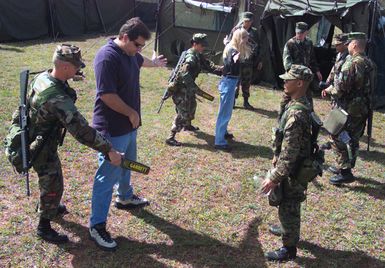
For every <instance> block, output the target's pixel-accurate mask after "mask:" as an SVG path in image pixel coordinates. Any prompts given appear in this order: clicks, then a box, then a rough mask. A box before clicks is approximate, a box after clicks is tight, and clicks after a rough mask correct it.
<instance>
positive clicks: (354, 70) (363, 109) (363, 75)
mask: <svg viewBox="0 0 385 268" xmlns="http://www.w3.org/2000/svg"><path fill="white" fill-rule="evenodd" d="M373 69H375V66H374V63H373V62H372V61H371V60H370V59H369V58H368V57H366V56H365V55H364V54H361V53H357V54H355V55H352V56H350V57H349V58H348V59H347V60H346V62H345V63H344V64H343V65H342V68H341V73H340V74H339V76H338V79H337V80H336V81H335V82H334V85H335V86H334V88H333V90H332V91H331V92H330V94H332V97H333V98H335V99H336V101H337V104H338V107H341V108H342V109H344V110H345V111H346V112H347V113H348V114H349V117H348V122H347V124H346V126H345V127H344V130H346V131H347V132H348V134H349V136H350V138H351V140H350V147H351V150H352V156H353V159H351V161H350V160H349V157H348V149H347V146H346V144H345V143H343V142H341V141H340V140H339V139H338V137H335V136H333V137H332V138H333V141H334V144H333V147H334V149H335V151H336V153H337V164H338V168H339V169H350V168H354V166H355V162H356V159H357V154H358V148H359V140H360V137H361V136H362V135H363V133H364V130H365V125H366V120H367V118H368V112H369V111H368V107H369V104H370V92H371V81H370V71H371V70H373Z"/></svg>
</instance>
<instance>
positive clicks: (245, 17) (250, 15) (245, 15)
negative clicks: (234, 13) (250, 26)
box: [241, 12, 254, 21]
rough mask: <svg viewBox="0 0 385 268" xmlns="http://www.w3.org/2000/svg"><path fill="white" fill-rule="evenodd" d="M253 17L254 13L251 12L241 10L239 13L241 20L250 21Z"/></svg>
mask: <svg viewBox="0 0 385 268" xmlns="http://www.w3.org/2000/svg"><path fill="white" fill-rule="evenodd" d="M253 19H254V14H253V13H252V12H243V13H242V15H241V20H242V21H250V20H253Z"/></svg>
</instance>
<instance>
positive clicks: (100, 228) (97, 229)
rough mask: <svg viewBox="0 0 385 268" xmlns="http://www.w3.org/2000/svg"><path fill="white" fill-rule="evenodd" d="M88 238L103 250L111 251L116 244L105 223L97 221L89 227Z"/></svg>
mask: <svg viewBox="0 0 385 268" xmlns="http://www.w3.org/2000/svg"><path fill="white" fill-rule="evenodd" d="M89 233H90V238H91V239H92V240H94V241H95V242H96V244H97V245H98V246H99V247H100V248H102V249H103V250H109V251H113V250H115V249H116V247H117V246H118V245H117V244H116V242H115V241H114V240H113V239H112V238H111V236H110V234H109V233H108V232H107V230H106V224H105V223H99V224H96V225H94V226H93V227H91V228H90V229H89Z"/></svg>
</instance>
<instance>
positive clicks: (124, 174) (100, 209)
mask: <svg viewBox="0 0 385 268" xmlns="http://www.w3.org/2000/svg"><path fill="white" fill-rule="evenodd" d="M107 138H108V140H109V141H110V142H111V143H112V147H113V148H114V149H115V150H117V151H119V152H123V153H125V157H126V158H127V159H130V160H134V161H136V130H134V131H132V132H130V133H128V134H125V135H122V136H117V137H107ZM98 158H99V159H98V161H99V168H98V170H97V171H96V174H95V178H94V186H93V189H92V205H91V207H92V211H91V219H90V226H91V227H92V226H94V225H95V224H98V223H103V222H106V221H107V215H108V210H109V209H110V203H111V199H112V192H113V189H114V185H115V184H117V183H118V189H117V195H118V196H119V198H120V199H122V200H126V199H128V198H130V197H132V195H133V189H132V186H131V184H130V180H131V171H130V170H128V169H122V168H121V167H117V166H114V165H112V164H110V162H109V161H107V160H106V159H105V157H104V155H103V154H101V153H99V154H98Z"/></svg>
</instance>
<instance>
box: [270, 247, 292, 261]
mask: <svg viewBox="0 0 385 268" xmlns="http://www.w3.org/2000/svg"><path fill="white" fill-rule="evenodd" d="M265 257H266V259H267V260H268V261H279V262H282V261H288V260H293V259H295V258H296V257H297V248H296V247H281V248H280V249H277V250H276V251H270V252H267V253H266V254H265Z"/></svg>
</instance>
